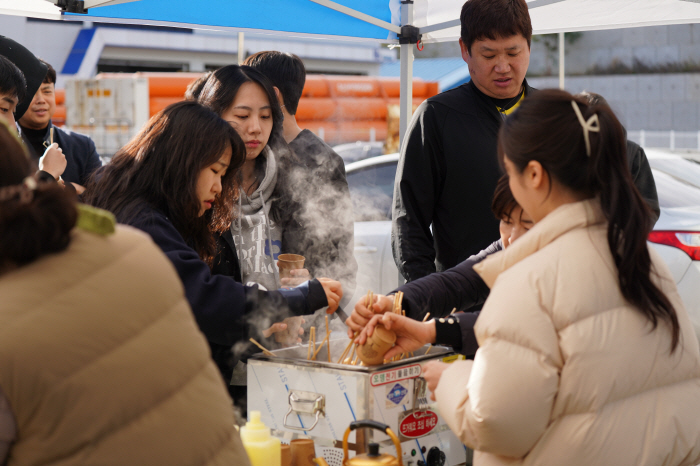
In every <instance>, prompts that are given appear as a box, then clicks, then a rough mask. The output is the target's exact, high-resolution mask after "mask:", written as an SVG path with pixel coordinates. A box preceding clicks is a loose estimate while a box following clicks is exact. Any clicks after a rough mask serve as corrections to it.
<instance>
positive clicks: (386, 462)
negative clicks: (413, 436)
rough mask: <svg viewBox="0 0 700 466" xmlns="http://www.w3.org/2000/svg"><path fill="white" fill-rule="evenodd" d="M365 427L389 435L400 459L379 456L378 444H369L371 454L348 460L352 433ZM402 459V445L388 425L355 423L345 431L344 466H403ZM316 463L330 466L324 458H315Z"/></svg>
mask: <svg viewBox="0 0 700 466" xmlns="http://www.w3.org/2000/svg"><path fill="white" fill-rule="evenodd" d="M363 427H368V428H370V429H377V430H381V431H382V432H384V433H385V434H386V435H388V436H389V437H390V438H391V440H392V441H393V442H394V446H395V447H396V454H397V455H398V458H396V457H394V456H391V455H389V454H387V453H382V454H379V444H377V443H370V444H369V453H364V454H362V455H357V456H355V457H354V458H348V437H349V436H350V432H352V431H353V430H355V429H360V428H363ZM401 457H402V454H401V443H399V439H398V438H397V437H396V434H394V432H393V431H392V430H391V429H390V428H389V426H387V425H386V424H382V423H381V422H377V421H371V420H364V421H355V422H353V423H351V424H350V426H349V427H348V428H347V430H346V431H345V436H344V437H343V466H403V462H402V461H401ZM314 463H316V464H317V465H318V466H328V463H326V460H324V459H323V458H314Z"/></svg>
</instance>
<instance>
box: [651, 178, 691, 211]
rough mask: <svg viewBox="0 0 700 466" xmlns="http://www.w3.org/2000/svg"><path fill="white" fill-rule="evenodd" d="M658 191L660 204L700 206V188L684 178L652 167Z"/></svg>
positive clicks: (662, 205)
mask: <svg viewBox="0 0 700 466" xmlns="http://www.w3.org/2000/svg"><path fill="white" fill-rule="evenodd" d="M652 173H653V174H654V181H655V182H656V192H657V193H658V195H659V206H661V207H664V208H671V207H691V206H700V188H699V187H698V186H695V185H693V184H691V183H689V182H687V181H685V180H684V179H681V178H679V177H676V176H674V175H671V174H669V173H664V172H662V171H660V170H656V169H652Z"/></svg>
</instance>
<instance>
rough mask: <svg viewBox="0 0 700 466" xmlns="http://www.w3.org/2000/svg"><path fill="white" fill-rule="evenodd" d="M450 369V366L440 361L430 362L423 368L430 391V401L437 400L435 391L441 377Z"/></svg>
mask: <svg viewBox="0 0 700 466" xmlns="http://www.w3.org/2000/svg"><path fill="white" fill-rule="evenodd" d="M448 367H450V365H449V364H447V363H444V362H439V361H430V362H428V363H426V364H425V365H424V366H423V378H424V379H425V381H426V382H428V390H430V392H431V393H430V399H431V400H433V401H436V400H435V389H436V388H437V386H438V383H440V377H442V373H443V372H445V369H447V368H448Z"/></svg>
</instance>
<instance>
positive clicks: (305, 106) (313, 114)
mask: <svg viewBox="0 0 700 466" xmlns="http://www.w3.org/2000/svg"><path fill="white" fill-rule="evenodd" d="M337 107H338V103H337V102H336V101H335V100H334V99H330V98H328V97H320V98H311V97H302V98H301V100H299V107H297V114H296V118H297V119H298V120H327V119H329V118H331V117H333V115H335V113H336V108H337Z"/></svg>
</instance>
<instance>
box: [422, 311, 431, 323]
mask: <svg viewBox="0 0 700 466" xmlns="http://www.w3.org/2000/svg"><path fill="white" fill-rule="evenodd" d="M429 317H430V312H428V313H427V314H426V315H425V317H423V322H425V321H426V320H428V318H429Z"/></svg>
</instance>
